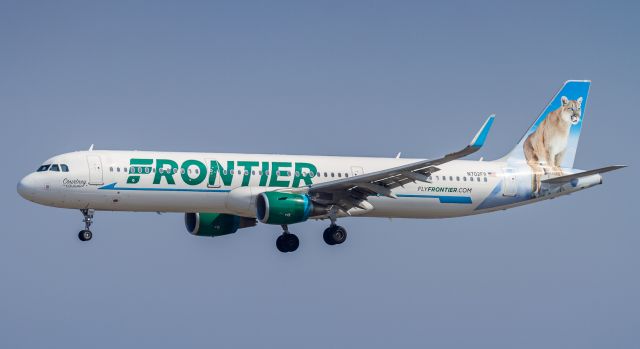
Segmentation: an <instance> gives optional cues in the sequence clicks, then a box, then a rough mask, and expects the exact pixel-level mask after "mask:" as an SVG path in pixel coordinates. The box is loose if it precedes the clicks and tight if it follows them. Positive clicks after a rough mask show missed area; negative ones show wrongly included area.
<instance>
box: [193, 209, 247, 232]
mask: <svg viewBox="0 0 640 349" xmlns="http://www.w3.org/2000/svg"><path fill="white" fill-rule="evenodd" d="M184 224H185V226H186V227H187V231H188V232H189V233H190V234H192V235H197V236H221V235H227V234H233V233H235V232H236V231H238V229H241V228H247V227H253V226H255V225H256V220H255V219H253V218H246V217H239V216H234V215H230V214H223V213H208V212H199V213H198V212H197V213H185V214H184Z"/></svg>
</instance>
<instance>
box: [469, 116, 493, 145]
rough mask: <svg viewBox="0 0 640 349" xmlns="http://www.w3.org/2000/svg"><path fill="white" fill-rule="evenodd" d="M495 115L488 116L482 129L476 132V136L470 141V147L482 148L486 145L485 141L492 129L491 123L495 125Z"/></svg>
mask: <svg viewBox="0 0 640 349" xmlns="http://www.w3.org/2000/svg"><path fill="white" fill-rule="evenodd" d="M495 117H496V116H495V115H494V114H491V115H490V116H489V117H488V118H487V121H485V122H484V124H482V127H481V128H480V131H478V133H476V136H475V137H473V140H471V143H469V146H470V147H473V148H480V147H482V146H483V145H484V141H485V140H486V139H487V135H488V134H489V130H490V129H491V125H493V119H495Z"/></svg>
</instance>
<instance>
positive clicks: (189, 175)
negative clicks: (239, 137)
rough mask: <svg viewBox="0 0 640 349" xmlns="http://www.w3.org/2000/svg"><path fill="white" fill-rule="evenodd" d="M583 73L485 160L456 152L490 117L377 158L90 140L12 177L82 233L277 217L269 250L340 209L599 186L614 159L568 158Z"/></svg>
mask: <svg viewBox="0 0 640 349" xmlns="http://www.w3.org/2000/svg"><path fill="white" fill-rule="evenodd" d="M590 86H591V82H590V81H588V80H569V81H566V82H565V83H564V84H563V86H562V88H561V89H560V90H559V91H558V92H557V93H556V95H555V97H553V99H552V100H551V101H550V102H549V104H548V105H547V107H546V108H545V109H544V110H543V112H542V113H541V114H540V116H539V117H538V118H537V119H536V121H535V122H534V123H533V125H532V126H531V127H530V128H529V130H528V131H527V132H526V133H525V134H524V136H523V137H522V139H521V140H520V141H519V142H518V144H517V145H516V146H515V148H513V150H511V151H510V152H509V153H508V154H507V155H505V156H504V157H502V158H500V159H497V160H494V161H483V159H482V158H481V159H480V160H479V161H472V160H461V158H463V157H465V156H468V155H470V154H473V153H475V152H476V151H478V150H479V149H480V148H481V147H482V146H483V144H484V143H485V140H486V138H487V135H488V133H489V130H490V128H491V125H492V124H493V121H494V117H495V116H494V115H491V116H489V117H488V118H487V119H486V121H485V122H484V124H483V125H482V127H481V128H480V130H479V131H478V132H477V133H476V135H475V136H474V137H473V139H472V140H471V142H470V143H469V144H468V145H467V146H466V147H464V148H463V149H461V150H459V151H456V152H453V153H450V154H447V155H445V156H442V157H439V158H436V159H431V160H425V159H406V158H400V154H398V156H397V157H395V158H376V157H338V156H310V155H265V154H232V153H231V154H230V153H190V152H151V151H115V150H94V149H93V145H92V146H91V148H89V150H87V151H76V152H71V153H66V154H62V155H57V156H54V157H52V158H50V159H48V160H46V161H45V162H44V163H42V165H41V166H40V167H38V169H37V170H36V171H35V172H33V173H30V174H28V175H26V176H25V177H24V178H22V180H20V182H19V183H18V186H17V191H18V193H19V194H20V195H21V196H22V197H23V198H25V199H27V200H30V201H33V202H35V203H38V204H42V205H46V206H52V207H60V208H69V209H79V210H80V212H81V213H82V215H83V217H84V219H83V222H84V224H85V227H84V229H83V230H81V231H80V232H79V234H78V238H79V239H80V240H81V241H89V240H91V238H92V236H93V234H92V232H91V230H90V227H91V224H92V223H93V220H94V214H95V212H96V211H101V210H103V211H138V212H158V213H160V212H179V213H184V220H185V226H186V229H187V231H188V232H189V233H191V234H193V235H197V236H208V237H216V236H222V235H228V234H233V233H236V232H237V231H238V230H239V229H244V228H248V227H253V226H255V225H257V223H258V222H260V223H264V224H271V225H280V226H281V227H282V230H283V232H282V234H281V235H280V236H279V237H278V238H277V240H276V247H277V249H278V250H279V251H280V252H293V251H296V250H297V249H298V246H299V244H300V242H299V239H298V237H297V236H296V235H295V234H294V233H292V232H290V231H289V225H292V224H296V223H301V222H304V221H307V220H309V219H314V220H326V219H328V220H329V221H330V225H329V227H328V228H326V229H325V230H324V233H323V238H324V241H325V242H326V243H327V244H328V245H339V244H342V243H343V242H344V241H345V240H346V238H347V230H346V229H345V228H344V227H342V226H340V225H338V224H337V223H336V222H337V220H338V219H342V218H345V217H388V218H451V217H460V216H467V215H474V214H481V213H488V212H493V211H497V210H505V209H508V208H512V207H517V206H521V205H527V204H532V203H536V202H539V201H542V200H547V199H552V198H555V197H558V196H562V195H567V194H571V193H574V192H577V191H580V190H583V189H586V188H590V187H593V186H595V185H598V184H602V173H605V172H608V171H612V170H616V169H620V168H623V167H625V166H620V165H614V166H607V167H601V168H597V169H593V170H588V171H583V170H579V169H575V168H573V161H574V158H575V153H576V149H577V144H578V138H579V136H580V130H581V128H582V120H583V116H584V111H585V107H586V102H587V97H588V93H589V88H590Z"/></svg>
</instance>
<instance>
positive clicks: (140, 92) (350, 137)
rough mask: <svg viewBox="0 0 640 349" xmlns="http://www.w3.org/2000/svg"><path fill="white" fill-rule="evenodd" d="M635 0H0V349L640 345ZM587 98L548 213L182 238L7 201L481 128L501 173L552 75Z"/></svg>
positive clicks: (431, 144) (170, 227)
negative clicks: (581, 188)
mask: <svg viewBox="0 0 640 349" xmlns="http://www.w3.org/2000/svg"><path fill="white" fill-rule="evenodd" d="M639 10H640V8H639V5H638V3H637V2H630V1H621V2H616V1H614V2H606V3H605V2H598V1H580V2H577V1H576V2H558V1H551V2H545V1H536V2H529V3H526V4H521V3H518V2H511V1H505V2H493V1H485V2H471V1H469V2H458V1H451V2H446V3H441V4H437V3H434V4H431V3H426V2H403V1H395V2H358V1H354V2H342V1H340V2H322V3H320V2H305V1H292V2H286V1H283V2H236V1H232V2H205V1H203V2H187V1H180V2H167V1H157V2H142V1H110V2H87V1H69V2H67V1H56V2H35V1H34V2H32V1H2V2H0V44H1V46H0V47H1V49H0V115H2V121H3V123H2V127H1V128H0V149H2V156H3V158H4V159H5V161H6V163H5V170H4V171H0V176H2V182H3V183H5V185H4V186H2V187H1V188H0V191H1V192H0V193H1V194H2V197H3V198H4V200H3V207H2V210H1V211H0V212H2V220H3V221H4V223H5V224H4V227H5V228H4V229H3V231H2V234H0V346H2V347H11V348H20V347H29V348H36V347H66V348H80V347H94V348H114V347H123V346H126V347H133V346H145V347H155V348H165V347H166V348H172V347H177V346H180V347H204V346H208V347H222V348H233V347H257V346H260V347H279V348H283V347H291V348H299V347H311V348H314V347H315V348H326V347H333V348H339V347H353V346H358V347H369V348H376V347H379V348H387V347H390V346H394V347H418V346H419V347H424V346H432V347H439V348H461V347H469V346H474V347H490V348H514V347H518V348H540V347H551V348H567V347H579V348H590V347H594V348H596V347H598V348H601V347H619V348H632V347H636V346H637V343H638V342H639V341H640V335H638V331H637V329H638V328H639V326H640V322H639V320H638V316H637V314H638V313H639V311H640V301H639V300H638V294H640V282H639V281H638V273H637V270H638V266H639V265H640V257H638V250H639V247H640V246H639V242H640V238H639V237H638V234H637V233H636V232H635V230H637V229H636V228H635V227H636V226H637V224H636V220H635V219H633V214H635V211H636V209H635V207H636V202H635V199H636V197H637V196H638V189H637V186H636V184H635V183H636V179H637V177H638V175H637V174H638V173H637V170H636V167H637V163H638V161H637V159H638V156H637V152H636V148H637V145H636V141H635V138H636V137H635V136H636V133H637V130H638V129H640V127H639V126H640V123H639V122H638V118H637V117H636V115H635V114H636V107H635V101H636V100H637V93H638V92H637V91H638V88H637V82H638V77H639V74H638V69H637V62H636V61H637V57H638V54H639V53H640V52H639V51H640V49H639V46H638V45H637V37H638V32H639V30H638V24H637V13H639ZM568 79H590V80H592V81H593V85H592V87H591V91H590V96H589V108H588V110H587V112H586V114H585V115H584V127H583V129H582V135H581V139H580V145H579V147H578V151H577V156H576V161H575V166H576V167H579V168H584V169H589V168H595V167H600V166H603V165H608V164H628V165H631V167H629V168H627V169H624V170H622V171H618V172H615V173H611V174H607V175H606V176H605V181H604V185H603V186H599V187H596V188H594V189H590V190H588V191H585V192H581V193H577V194H574V195H571V196H568V197H563V198H560V199H557V200H551V201H548V202H543V203H540V204H537V205H532V206H528V207H522V208H517V209H514V210H509V211H505V212H498V213H494V214H489V215H481V216H475V217H465V218H458V219H451V220H422V221H421V220H402V219H394V220H387V219H344V220H342V221H341V224H342V225H344V226H345V227H346V228H347V229H348V231H349V238H348V240H347V242H346V243H345V244H343V245H340V246H336V247H329V246H326V245H324V242H323V241H322V237H321V233H322V230H323V229H324V227H325V225H326V223H324V222H309V223H305V224H299V225H295V226H292V227H291V229H292V230H293V231H295V232H296V233H298V235H299V236H300V240H301V247H300V249H299V250H298V252H297V253H294V254H280V253H278V252H277V251H276V249H275V238H276V236H277V235H278V234H279V232H280V231H279V230H280V229H279V227H273V226H265V225H261V226H258V227H256V228H252V229H246V230H240V231H239V232H238V233H237V234H234V235H231V236H227V237H222V238H215V239H206V238H197V237H192V236H189V235H188V234H187V233H186V231H185V229H184V225H183V217H182V216H181V215H179V214H166V215H160V216H159V215H157V214H155V213H138V214H135V213H109V212H105V213H102V212H100V213H98V214H97V216H96V223H95V224H94V226H93V231H94V239H93V240H92V241H91V242H90V243H88V244H82V243H80V242H79V241H77V237H76V234H77V231H78V230H79V229H80V228H81V227H82V223H81V218H82V217H81V215H80V213H78V212H75V211H68V210H61V209H54V208H48V207H42V206H37V205H35V204H32V203H30V202H27V201H25V200H23V199H22V198H20V197H19V196H18V195H17V193H16V191H15V184H16V183H17V182H18V180H19V179H20V178H21V177H22V176H24V175H25V174H27V173H28V172H30V171H33V170H35V169H36V168H37V166H38V165H39V164H40V163H41V162H42V161H43V160H45V159H46V158H48V157H50V156H52V155H55V154H59V153H63V152H68V151H72V150H77V149H86V148H88V147H89V145H91V144H96V148H98V149H140V150H172V151H211V152H252V153H254V152H264V153H295V154H312V155H356V156H390V157H391V156H395V154H396V153H397V152H399V151H402V152H403V156H405V157H435V156H440V155H443V154H446V153H448V152H450V151H453V150H457V149H459V148H460V147H461V146H464V145H465V144H466V143H467V142H468V141H469V140H470V139H471V138H472V137H473V134H474V132H475V131H476V129H477V128H478V127H479V126H480V125H481V123H482V122H483V121H484V119H485V118H486V117H487V116H488V115H489V114H492V113H495V114H496V122H495V125H494V127H493V130H492V131H491V134H490V135H489V138H488V141H487V143H486V145H485V148H484V149H483V150H482V151H481V153H479V154H474V155H473V156H472V157H471V158H478V157H480V156H484V157H485V159H495V158H498V157H500V156H502V155H504V154H506V153H507V152H508V151H509V150H510V149H511V148H512V147H513V146H514V145H515V143H516V142H517V141H518V140H519V139H520V137H521V136H522V134H523V133H524V132H525V131H526V130H527V128H528V127H529V126H530V125H531V123H532V122H533V121H534V120H535V118H536V117H537V116H538V115H539V113H540V111H541V110H542V109H543V108H544V107H545V106H546V105H547V103H548V101H549V99H550V98H551V97H553V95H554V93H555V92H556V91H557V89H558V88H559V87H560V86H561V85H562V83H563V81H565V80H568Z"/></svg>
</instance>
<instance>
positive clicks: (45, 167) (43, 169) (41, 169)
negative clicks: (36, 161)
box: [37, 165, 51, 172]
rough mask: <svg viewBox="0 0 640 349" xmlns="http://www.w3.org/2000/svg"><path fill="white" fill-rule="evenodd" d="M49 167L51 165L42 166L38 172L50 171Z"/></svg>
mask: <svg viewBox="0 0 640 349" xmlns="http://www.w3.org/2000/svg"><path fill="white" fill-rule="evenodd" d="M49 166H51V165H42V166H40V167H38V171H37V172H44V171H46V170H48V169H49Z"/></svg>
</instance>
